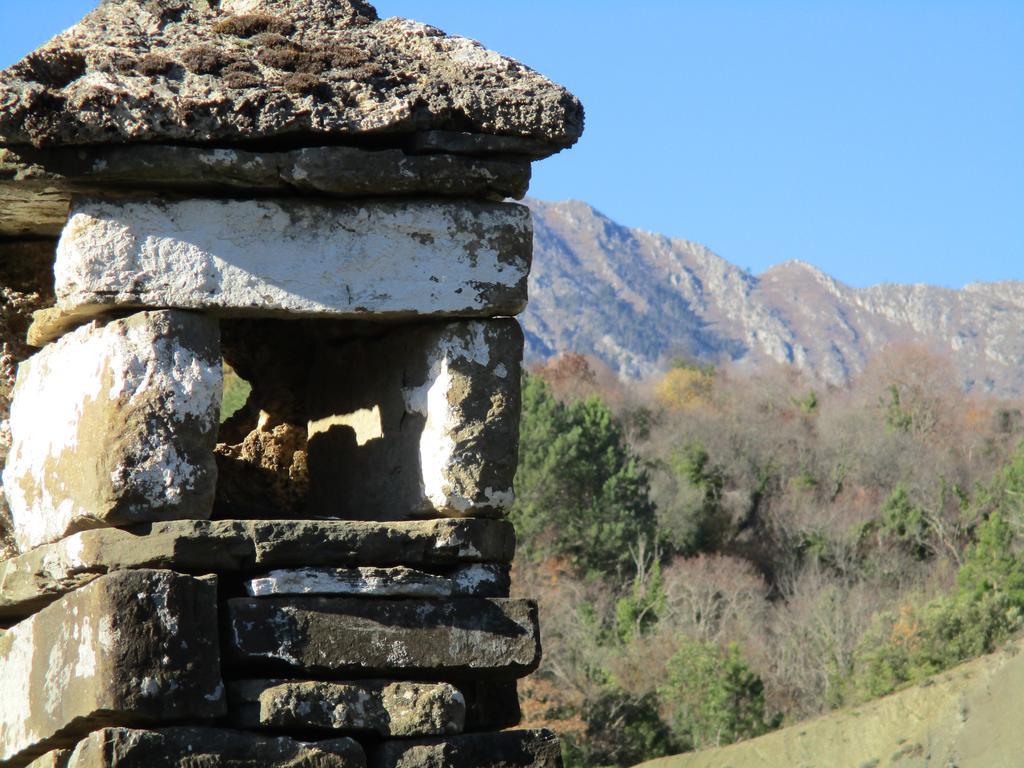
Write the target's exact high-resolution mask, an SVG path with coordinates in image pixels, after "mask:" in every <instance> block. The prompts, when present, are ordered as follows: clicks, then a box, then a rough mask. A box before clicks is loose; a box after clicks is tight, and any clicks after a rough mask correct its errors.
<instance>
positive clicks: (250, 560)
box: [0, 519, 515, 623]
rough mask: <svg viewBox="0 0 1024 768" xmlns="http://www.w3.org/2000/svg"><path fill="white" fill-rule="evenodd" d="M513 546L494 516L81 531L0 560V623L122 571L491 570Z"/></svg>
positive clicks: (216, 523) (509, 531) (222, 522)
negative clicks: (404, 566)
mask: <svg viewBox="0 0 1024 768" xmlns="http://www.w3.org/2000/svg"><path fill="white" fill-rule="evenodd" d="M514 551H515V533H514V531H513V529H512V525H511V524H510V523H508V522H505V521H503V520H473V519H463V520H429V521H419V522H403V523H390V524H385V523H370V522H355V521H343V520H287V521H284V520H249V521H238V520H217V521H212V522H210V521H193V520H182V521H174V522H162V523H153V524H151V525H143V526H137V527H135V528H131V529H129V530H119V529H113V528H106V529H98V530H89V531H83V532H81V533H77V534H74V535H72V536H69V537H67V538H66V539H62V540H61V541H59V542H56V543H54V544H47V545H44V546H41V547H38V548H36V549H33V550H31V551H29V552H26V553H24V554H22V555H20V556H18V557H15V558H13V559H11V560H7V561H4V562H0V623H4V622H5V621H13V620H15V619H19V618H23V617H25V616H28V615H30V614H32V613H34V612H35V611H37V610H38V609H39V608H41V607H42V606H44V605H47V604H48V603H50V602H53V600H55V599H57V598H58V597H60V596H61V595H63V594H65V593H67V592H70V591H71V590H74V589H77V588H78V587H81V586H83V585H85V584H88V583H89V582H91V581H94V580H95V579H97V578H99V577H100V576H102V575H103V574H105V573H108V572H113V571H120V570H123V569H126V568H169V569H172V570H175V571H181V572H186V573H195V574H204V573H209V572H211V571H214V572H218V573H235V572H249V573H252V572H258V571H260V570H263V571H265V570H267V569H269V568H296V567H303V566H307V567H315V566H390V565H394V564H397V563H405V564H407V565H409V566H420V567H425V568H435V569H436V568H439V567H440V568H444V567H451V566H456V567H460V566H459V565H458V564H459V563H470V564H471V563H475V562H481V563H483V564H485V565H486V566H487V567H492V566H497V564H498V563H508V562H509V561H511V559H512V555H513V553H514ZM487 561H497V563H493V564H492V563H490V562H487Z"/></svg>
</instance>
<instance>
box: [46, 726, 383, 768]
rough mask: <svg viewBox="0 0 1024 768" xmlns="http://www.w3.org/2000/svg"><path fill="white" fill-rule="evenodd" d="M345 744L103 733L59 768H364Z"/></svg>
mask: <svg viewBox="0 0 1024 768" xmlns="http://www.w3.org/2000/svg"><path fill="white" fill-rule="evenodd" d="M365 766H366V756H365V754H364V753H363V750H362V747H360V746H359V744H357V743H356V742H355V741H353V740H352V739H348V738H339V739H331V740H330V741H319V742H314V743H308V742H302V741H297V740H295V739H292V738H289V737H287V736H277V737H267V736H259V735H256V734H253V733H245V732H242V731H230V730H222V729H219V728H194V727H191V728H190V727H177V728H161V729H158V730H152V731H142V730H130V729H127V728H105V729H103V730H100V731H96V732H95V733H92V734H90V735H89V736H88V737H87V738H85V739H83V740H82V741H81V742H80V743H79V744H78V746H76V747H75V750H74V752H73V753H72V754H71V755H70V757H69V758H68V761H67V763H66V764H65V765H63V766H60V768H365Z"/></svg>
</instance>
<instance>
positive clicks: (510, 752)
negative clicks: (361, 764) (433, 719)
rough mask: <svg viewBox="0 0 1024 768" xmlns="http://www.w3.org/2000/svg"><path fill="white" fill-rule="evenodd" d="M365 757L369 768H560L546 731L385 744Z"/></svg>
mask: <svg viewBox="0 0 1024 768" xmlns="http://www.w3.org/2000/svg"><path fill="white" fill-rule="evenodd" d="M369 758H370V760H369V765H370V768H527V767H529V768H562V752H561V748H560V746H559V743H558V737H557V736H555V734H553V733H552V732H551V731H546V730H538V731H503V732H501V733H467V734H463V735H461V736H449V737H448V738H445V739H409V740H405V741H386V742H384V743H383V744H381V745H380V746H378V747H376V748H374V749H373V750H372V751H371V752H370V754H369Z"/></svg>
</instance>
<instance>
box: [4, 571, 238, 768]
mask: <svg viewBox="0 0 1024 768" xmlns="http://www.w3.org/2000/svg"><path fill="white" fill-rule="evenodd" d="M216 600H217V597H216V585H215V584H214V583H212V582H210V581H208V580H199V579H195V578H192V577H189V576H182V575H179V574H175V573H172V572H170V571H154V570H138V571H122V572H119V573H116V574H111V575H109V576H105V577H104V578H102V579H99V580H97V581H95V582H94V583H92V584H90V585H88V586H86V587H84V588H82V589H80V590H78V591H77V592H74V593H72V594H70V595H68V596H67V597H65V598H63V599H62V600H60V601H59V602H58V603H56V604H54V605H51V606H48V607H47V608H44V609H43V610H42V611H40V612H39V613H37V614H36V615H34V616H32V617H31V618H29V619H26V620H25V621H23V622H21V623H20V624H18V625H16V626H15V627H14V628H12V629H10V630H9V631H7V632H5V633H3V634H2V635H0V764H3V765H8V766H19V765H25V764H26V763H28V762H29V761H31V759H32V758H33V757H35V756H37V755H40V754H43V753H45V752H46V751H48V750H50V749H52V748H53V747H60V746H69V745H71V744H73V743H74V742H75V741H76V739H77V738H80V737H82V736H84V735H85V734H87V733H88V732H89V731H90V730H93V729H95V728H96V727H97V726H101V725H103V724H111V725H119V724H128V723H145V722H151V723H159V722H165V721H174V720H181V719H185V718H193V719H194V718H213V717H219V716H221V715H223V714H224V711H225V697H224V687H223V683H222V682H221V678H220V659H219V642H218V635H217V605H216ZM3 761H7V762H3Z"/></svg>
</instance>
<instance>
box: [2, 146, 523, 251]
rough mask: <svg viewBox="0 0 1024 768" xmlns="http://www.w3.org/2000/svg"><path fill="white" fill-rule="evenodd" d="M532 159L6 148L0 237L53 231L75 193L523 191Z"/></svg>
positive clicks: (335, 151)
mask: <svg viewBox="0 0 1024 768" xmlns="http://www.w3.org/2000/svg"><path fill="white" fill-rule="evenodd" d="M529 183H530V165H529V163H528V162H527V161H526V160H506V159H499V158H483V157H469V156H461V155H452V154H432V155H410V154H406V153H405V152H403V151H402V150H400V149H385V150H367V149H360V148H357V147H309V148H305V149H298V150H293V151H289V152H250V151H246V150H242V149H214V148H208V147H183V146H173V145H149V144H145V145H135V146H131V145H129V146H114V147H79V148H74V149H71V148H67V149H61V148H50V149H43V150H40V149H35V148H33V147H14V148H10V149H0V235H3V236H6V237H26V236H47V237H49V236H53V237H56V236H57V235H59V234H60V231H61V229H63V227H64V224H65V222H66V221H67V218H68V213H69V210H70V206H71V199H72V196H73V195H74V196H78V197H81V196H83V195H85V196H88V195H94V196H95V195H104V194H105V195H111V194H116V193H117V192H118V190H121V191H122V192H123V193H124V194H126V195H127V194H132V193H133V192H134V193H135V194H137V193H138V191H141V190H159V192H160V195H161V196H166V195H167V194H168V193H169V192H173V191H177V192H178V193H179V194H181V195H183V196H184V195H186V194H193V195H194V194H197V193H198V194H205V195H210V194H211V193H214V194H229V193H232V192H235V193H247V194H251V193H258V194H264V195H266V194H281V195H287V194H295V193H301V194H316V195H325V196H331V197H335V196H336V197H369V196H388V195H424V194H431V195H446V196H454V197H472V198H484V199H489V200H496V201H500V200H503V199H505V198H509V197H511V198H515V199H520V198H522V197H523V195H525V194H526V188H527V186H529Z"/></svg>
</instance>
